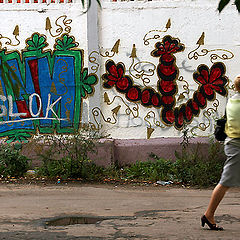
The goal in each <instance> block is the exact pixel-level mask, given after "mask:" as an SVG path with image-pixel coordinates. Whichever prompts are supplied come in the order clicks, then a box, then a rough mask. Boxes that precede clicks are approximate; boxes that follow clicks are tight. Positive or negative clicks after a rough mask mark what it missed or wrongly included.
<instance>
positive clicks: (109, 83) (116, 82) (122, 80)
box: [102, 60, 132, 92]
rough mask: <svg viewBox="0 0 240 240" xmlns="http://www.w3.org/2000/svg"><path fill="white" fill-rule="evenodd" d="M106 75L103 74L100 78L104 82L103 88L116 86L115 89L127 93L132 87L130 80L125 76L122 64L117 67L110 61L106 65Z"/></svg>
mask: <svg viewBox="0 0 240 240" xmlns="http://www.w3.org/2000/svg"><path fill="white" fill-rule="evenodd" d="M106 70H107V73H105V74H103V76H102V78H103V80H104V81H105V82H104V84H103V85H104V87H105V88H111V87H113V86H116V89H117V90H118V91H120V92H127V91H128V89H129V88H130V87H131V86H132V79H131V78H130V77H129V76H125V75H124V74H125V68H124V65H123V64H122V63H118V64H117V65H116V64H115V63H114V62H113V61H112V60H110V61H108V62H107V63H106Z"/></svg>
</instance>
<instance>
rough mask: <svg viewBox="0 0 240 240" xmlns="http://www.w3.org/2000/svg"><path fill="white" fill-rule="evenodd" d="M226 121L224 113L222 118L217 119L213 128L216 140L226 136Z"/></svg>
mask: <svg viewBox="0 0 240 240" xmlns="http://www.w3.org/2000/svg"><path fill="white" fill-rule="evenodd" d="M226 122H227V118H226V115H225V116H224V118H221V119H218V120H217V124H216V127H215V130H214V136H215V139H216V140H217V141H224V140H225V139H226V137H227V134H226V133H225V125H226Z"/></svg>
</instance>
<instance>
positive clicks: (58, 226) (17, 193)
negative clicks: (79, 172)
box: [0, 184, 240, 240]
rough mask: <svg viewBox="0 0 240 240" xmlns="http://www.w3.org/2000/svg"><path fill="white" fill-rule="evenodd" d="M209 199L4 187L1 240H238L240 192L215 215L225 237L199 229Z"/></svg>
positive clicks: (197, 193)
mask: <svg viewBox="0 0 240 240" xmlns="http://www.w3.org/2000/svg"><path fill="white" fill-rule="evenodd" d="M210 195H211V189H208V190H199V189H183V188H176V187H163V186H156V187H153V186H148V187H147V186H146V187H141V186H114V185H84V184H82V185H81V184H77V185H69V184H68V185H61V184H60V185H43V186H39V185H29V184H25V185H24V184H22V185H19V184H17V185H16V184H1V185H0V206H1V208H0V209H1V216H0V239H1V240H2V239H6V240H13V239H14V240H21V239H23V240H28V239H31V240H35V239H36V240H39V239H42V240H43V239H44V240H45V239H46V240H52V239H58V240H62V239H74V240H75V239H86V240H88V239H109V240H110V239H119V240H123V239H194V240H196V239H224V240H227V239H229V240H230V239H231V240H233V239H240V191H239V189H232V190H230V191H229V192H228V193H227V195H226V197H225V198H224V200H223V202H222V203H221V205H220V207H219V209H218V211H217V213H216V219H217V221H218V223H219V225H221V226H223V227H224V229H225V230H224V231H221V232H220V231H219V232H215V231H210V230H208V229H207V228H202V227H201V226H200V217H201V215H202V213H203V212H204V210H205V208H206V206H207V204H208V201H209V197H210ZM96 217H98V218H96ZM83 222H85V223H86V224H82V223H83ZM64 224H65V225H64ZM69 224H70V225H69Z"/></svg>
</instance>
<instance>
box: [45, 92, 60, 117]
mask: <svg viewBox="0 0 240 240" xmlns="http://www.w3.org/2000/svg"><path fill="white" fill-rule="evenodd" d="M61 98H62V97H59V98H58V99H57V100H56V101H55V102H53V103H52V104H51V105H50V103H51V94H50V93H49V94H48V105H47V108H46V116H45V118H48V112H49V110H51V111H52V112H53V114H54V115H55V116H56V118H57V120H60V119H59V117H58V115H57V114H56V113H55V112H54V110H53V109H52V108H53V106H54V105H55V104H56V103H57V102H58V101H59V100H61Z"/></svg>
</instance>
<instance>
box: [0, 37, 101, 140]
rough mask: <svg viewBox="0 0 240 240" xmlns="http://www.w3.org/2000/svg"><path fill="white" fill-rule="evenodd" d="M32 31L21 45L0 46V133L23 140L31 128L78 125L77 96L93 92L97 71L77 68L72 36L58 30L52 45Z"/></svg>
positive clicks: (79, 60)
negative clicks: (13, 48)
mask: <svg viewBox="0 0 240 240" xmlns="http://www.w3.org/2000/svg"><path fill="white" fill-rule="evenodd" d="M47 45H48V44H47V42H46V37H45V36H44V35H41V34H39V33H34V34H33V35H32V36H31V37H30V38H29V39H27V40H26V49H24V50H23V51H22V52H21V53H19V52H18V51H13V52H7V51H6V49H1V51H0V108H1V112H0V137H8V141H9V142H11V141H25V140H26V139H28V138H29V137H30V136H31V135H32V134H35V133H36V132H39V133H55V132H56V133H72V132H74V130H76V129H78V128H79V124H80V120H81V112H82V109H81V107H82V100H83V98H86V97H87V96H88V95H89V94H92V93H93V92H94V88H93V85H95V84H96V83H97V76H96V75H94V74H88V69H87V68H83V53H82V50H80V49H77V45H78V44H77V43H76V42H75V39H74V37H73V36H69V35H68V34H63V35H62V36H61V37H59V38H57V39H56V40H55V45H54V49H53V51H52V50H43V49H44V48H45V47H46V46H47Z"/></svg>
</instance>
